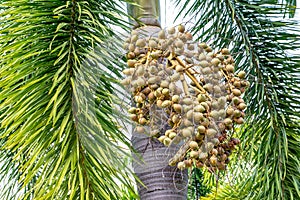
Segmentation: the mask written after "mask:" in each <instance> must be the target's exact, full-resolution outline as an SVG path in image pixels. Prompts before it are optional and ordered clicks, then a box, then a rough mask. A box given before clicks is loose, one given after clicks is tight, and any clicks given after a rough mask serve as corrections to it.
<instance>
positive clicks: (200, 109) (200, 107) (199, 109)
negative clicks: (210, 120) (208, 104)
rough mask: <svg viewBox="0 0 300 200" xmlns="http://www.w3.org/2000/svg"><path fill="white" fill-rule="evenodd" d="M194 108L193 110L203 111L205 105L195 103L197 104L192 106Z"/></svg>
mask: <svg viewBox="0 0 300 200" xmlns="http://www.w3.org/2000/svg"><path fill="white" fill-rule="evenodd" d="M194 110H195V111H196V112H204V111H205V110H206V109H205V107H204V106H202V105H197V106H195V107H194Z"/></svg>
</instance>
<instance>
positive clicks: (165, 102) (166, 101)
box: [161, 100, 172, 108]
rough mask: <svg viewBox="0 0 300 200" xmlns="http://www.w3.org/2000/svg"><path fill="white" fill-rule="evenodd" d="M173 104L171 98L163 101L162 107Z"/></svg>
mask: <svg viewBox="0 0 300 200" xmlns="http://www.w3.org/2000/svg"><path fill="white" fill-rule="evenodd" d="M171 105H172V101H170V100H165V101H163V102H162V104H161V107H162V108H166V107H169V106H171Z"/></svg>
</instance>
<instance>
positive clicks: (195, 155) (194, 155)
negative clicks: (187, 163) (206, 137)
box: [190, 151, 199, 158]
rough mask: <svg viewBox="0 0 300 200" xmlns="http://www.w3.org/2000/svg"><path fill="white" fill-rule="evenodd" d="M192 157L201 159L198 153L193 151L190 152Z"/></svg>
mask: <svg viewBox="0 0 300 200" xmlns="http://www.w3.org/2000/svg"><path fill="white" fill-rule="evenodd" d="M190 157H191V158H198V157H199V153H198V151H191V152H190Z"/></svg>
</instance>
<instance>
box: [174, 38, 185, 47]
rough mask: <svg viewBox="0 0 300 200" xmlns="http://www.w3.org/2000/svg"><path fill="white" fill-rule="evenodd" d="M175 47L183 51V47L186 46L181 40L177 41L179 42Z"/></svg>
mask: <svg viewBox="0 0 300 200" xmlns="http://www.w3.org/2000/svg"><path fill="white" fill-rule="evenodd" d="M175 46H176V47H177V48H180V49H182V48H183V46H184V43H183V42H182V41H181V40H177V41H176V42H175Z"/></svg>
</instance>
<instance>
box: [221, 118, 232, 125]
mask: <svg viewBox="0 0 300 200" xmlns="http://www.w3.org/2000/svg"><path fill="white" fill-rule="evenodd" d="M223 122H224V124H225V125H226V126H230V125H231V124H232V120H231V119H229V118H226V119H224V121H223Z"/></svg>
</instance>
